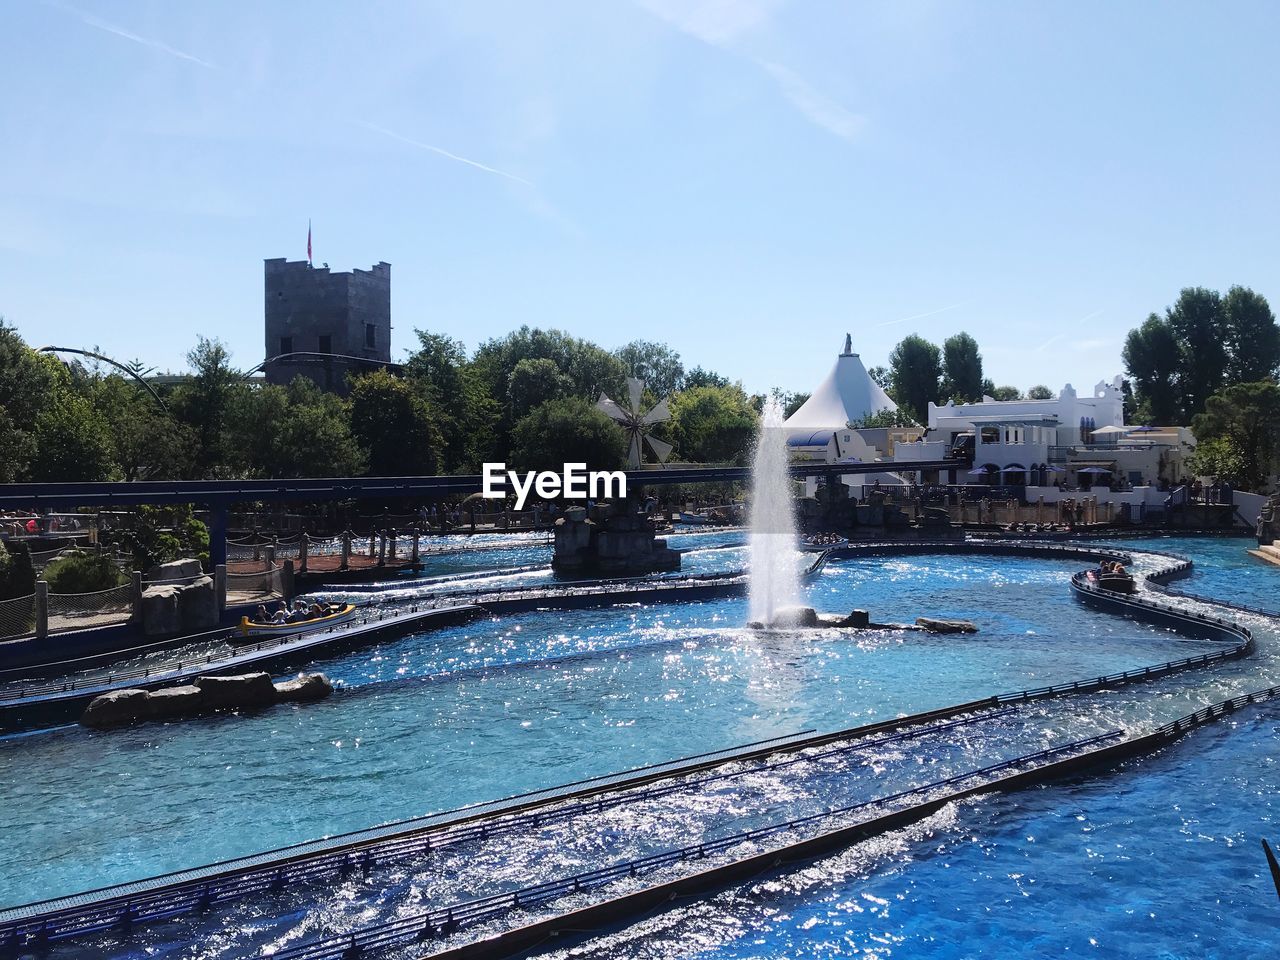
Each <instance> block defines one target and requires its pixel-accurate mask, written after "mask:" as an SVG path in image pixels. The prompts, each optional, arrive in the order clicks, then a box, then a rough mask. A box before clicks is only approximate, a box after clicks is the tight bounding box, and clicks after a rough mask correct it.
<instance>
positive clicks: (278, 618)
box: [270, 603, 289, 623]
mask: <svg viewBox="0 0 1280 960" xmlns="http://www.w3.org/2000/svg"><path fill="white" fill-rule="evenodd" d="M270 622H271V623H288V622H289V610H288V608H287V607H286V606H285V605H284V604H283V603H281V604H280V609H278V610H277V611H276V612H275V613H273V614H272V615H271V620H270Z"/></svg>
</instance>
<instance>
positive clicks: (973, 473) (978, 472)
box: [969, 467, 992, 477]
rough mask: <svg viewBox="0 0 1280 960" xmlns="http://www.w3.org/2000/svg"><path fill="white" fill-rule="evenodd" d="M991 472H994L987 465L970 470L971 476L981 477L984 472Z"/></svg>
mask: <svg viewBox="0 0 1280 960" xmlns="http://www.w3.org/2000/svg"><path fill="white" fill-rule="evenodd" d="M991 472H992V471H990V470H988V469H987V468H986V467H978V469H976V470H970V471H969V476H971V477H980V476H982V475H983V474H984V473H991Z"/></svg>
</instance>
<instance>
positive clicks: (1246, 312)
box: [1222, 286, 1280, 383]
mask: <svg viewBox="0 0 1280 960" xmlns="http://www.w3.org/2000/svg"><path fill="white" fill-rule="evenodd" d="M1222 317H1223V325H1224V326H1225V327H1226V341H1227V353H1228V355H1229V358H1230V359H1228V361H1227V381H1228V382H1229V383H1256V382H1257V381H1259V380H1266V379H1268V378H1274V377H1275V376H1276V373H1277V371H1278V370H1280V326H1277V325H1276V318H1275V316H1274V315H1273V314H1272V313H1271V305H1270V304H1269V303H1267V300H1266V297H1263V296H1262V295H1260V294H1257V293H1254V292H1253V291H1252V290H1250V289H1248V288H1247V287H1240V286H1236V287H1232V288H1231V289H1230V290H1228V291H1227V295H1226V296H1225V297H1223V298H1222Z"/></svg>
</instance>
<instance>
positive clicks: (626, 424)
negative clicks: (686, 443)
mask: <svg viewBox="0 0 1280 960" xmlns="http://www.w3.org/2000/svg"><path fill="white" fill-rule="evenodd" d="M643 393H644V381H643V380H637V379H636V378H635V377H627V399H628V400H629V401H630V403H629V406H628V407H627V408H626V409H623V407H622V405H621V404H618V403H614V402H613V401H612V400H610V399H609V398H608V397H607V396H605V395H604V394H603V393H602V394H600V399H599V400H598V401H597V402H596V409H597V410H599V411H600V412H601V413H604V414H607V415H608V416H609V417H611V418H612V419H614V420H616V421H617V422H618V425H619V426H621V427H622V429H623V430H625V431H626V433H627V441H628V443H627V447H628V452H627V465H628V466H630V467H631V468H632V469H636V468H638V467H639V466H640V461H642V460H643V459H644V444H646V443H647V444H648V445H649V449H650V450H652V451H653V453H654V456H656V457H657V458H658V462H659V463H666V462H667V457H669V456H671V451H672V450H673V449H674V447H672V445H671V444H669V443H667V442H666V441H665V440H658V439H657V438H656V437H651V436H649V429H650V428H651V427H652V426H653V425H654V424H656V423H662V422H664V421H666V420H670V419H671V410H670V409H669V408H668V407H667V401H666V400H663V401H662V402H661V403H659V404H658V405H657V406H656V407H654V408H653V409H652V410H650V411H649V412H648V413H646V414H641V413H640V397H641V395H642V394H643Z"/></svg>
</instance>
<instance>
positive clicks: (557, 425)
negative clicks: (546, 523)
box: [511, 397, 627, 473]
mask: <svg viewBox="0 0 1280 960" xmlns="http://www.w3.org/2000/svg"><path fill="white" fill-rule="evenodd" d="M511 437H512V444H511V460H512V462H513V463H514V464H515V469H518V470H552V471H554V472H556V473H560V472H561V471H563V470H564V465H565V464H566V463H585V464H586V465H587V469H589V470H618V469H621V468H622V466H623V465H624V464H625V462H626V455H627V437H626V434H624V433H623V432H622V429H621V428H620V427H619V426H618V425H617V424H616V423H614V422H613V421H612V420H610V419H609V418H608V417H607V416H605V415H604V414H603V413H601V412H600V411H599V410H597V409H596V408H595V407H594V406H592V405H591V404H590V403H588V402H587V401H586V400H584V399H582V398H581V397H562V398H560V399H558V400H548V401H547V402H546V403H544V404H541V405H540V406H537V407H535V408H534V409H533V410H531V411H530V412H529V414H528V415H527V416H525V417H523V418H522V419H521V420H520V421H519V422H518V423H516V425H515V426H514V428H513V429H512V431H511Z"/></svg>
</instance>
